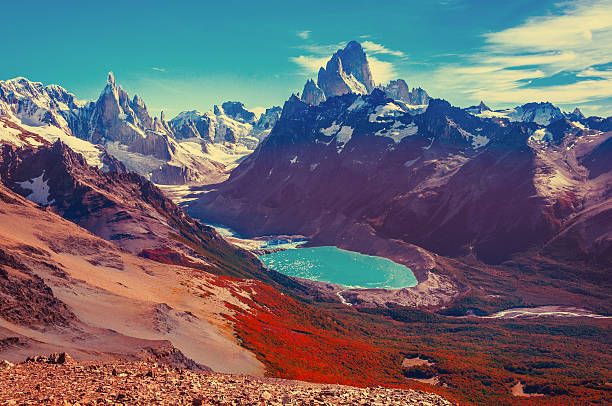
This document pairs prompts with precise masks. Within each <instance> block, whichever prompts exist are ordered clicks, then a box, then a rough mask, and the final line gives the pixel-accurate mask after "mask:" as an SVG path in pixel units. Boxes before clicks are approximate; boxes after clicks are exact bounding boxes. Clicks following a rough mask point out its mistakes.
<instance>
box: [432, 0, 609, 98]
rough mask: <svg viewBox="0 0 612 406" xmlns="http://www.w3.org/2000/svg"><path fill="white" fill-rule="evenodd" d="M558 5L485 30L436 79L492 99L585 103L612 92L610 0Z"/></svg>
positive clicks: (460, 90)
mask: <svg viewBox="0 0 612 406" xmlns="http://www.w3.org/2000/svg"><path fill="white" fill-rule="evenodd" d="M556 7H557V9H556V10H554V11H555V12H554V13H551V14H548V15H545V16H534V17H531V18H528V19H527V20H525V21H524V22H523V23H522V24H520V25H517V26H515V27H511V28H508V29H505V30H502V31H498V32H489V33H486V34H484V35H483V39H484V41H485V42H484V45H483V47H482V48H481V49H480V50H479V51H478V52H477V53H475V54H472V55H469V56H467V57H464V59H463V60H462V61H461V62H460V63H457V64H453V65H445V66H441V67H440V68H439V69H438V70H437V71H436V72H435V74H434V81H433V82H434V83H436V86H437V87H439V89H444V90H446V92H448V90H449V89H452V90H454V91H456V92H458V93H462V94H464V95H466V96H468V97H471V98H473V99H474V100H478V99H483V100H485V101H487V102H491V103H505V104H509V103H522V102H526V101H546V100H548V101H551V102H553V103H559V104H572V103H574V104H581V103H587V102H591V101H596V100H600V99H605V98H610V97H612V46H610V44H612V0H586V1H575V2H571V3H568V2H565V3H561V4H558V5H557V6H556ZM606 66H607V67H606ZM559 77H563V78H565V80H559V79H558V78H559ZM568 78H569V79H568ZM543 83H545V84H543ZM610 102H611V101H610V100H609V101H608V103H610Z"/></svg>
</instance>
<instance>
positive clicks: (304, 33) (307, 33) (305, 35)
mask: <svg viewBox="0 0 612 406" xmlns="http://www.w3.org/2000/svg"><path fill="white" fill-rule="evenodd" d="M311 32H312V31H310V30H304V31H300V32H298V33H297V36H298V37H300V38H302V39H308V38H310V33H311Z"/></svg>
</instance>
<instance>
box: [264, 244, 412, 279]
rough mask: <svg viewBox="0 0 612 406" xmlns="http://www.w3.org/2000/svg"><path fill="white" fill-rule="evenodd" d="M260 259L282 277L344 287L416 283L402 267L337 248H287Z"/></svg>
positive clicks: (406, 268)
mask: <svg viewBox="0 0 612 406" xmlns="http://www.w3.org/2000/svg"><path fill="white" fill-rule="evenodd" d="M259 258H260V259H261V260H262V262H263V263H264V264H266V266H267V267H268V268H270V269H274V270H275V271H278V272H280V273H283V274H285V275H289V276H295V277H298V278H304V279H310V280H315V281H319V282H328V283H335V284H338V285H342V286H345V287H352V288H385V289H399V288H405V287H409V286H415V285H416V284H417V280H416V278H415V277H414V274H413V273H412V271H411V270H410V268H408V267H406V266H404V265H400V264H398V263H396V262H393V261H391V260H389V259H387V258H381V257H375V256H370V255H363V254H359V253H357V252H352V251H346V250H342V249H340V248H337V247H312V248H297V249H289V250H286V251H279V252H274V253H272V254H266V255H262V256H260V257H259Z"/></svg>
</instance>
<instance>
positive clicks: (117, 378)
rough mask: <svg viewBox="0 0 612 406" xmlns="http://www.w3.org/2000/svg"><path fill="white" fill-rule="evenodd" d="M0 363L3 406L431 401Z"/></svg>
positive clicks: (112, 367) (59, 364)
mask: <svg viewBox="0 0 612 406" xmlns="http://www.w3.org/2000/svg"><path fill="white" fill-rule="evenodd" d="M57 358H58V357H55V356H54V357H49V358H47V357H34V358H32V359H31V360H28V361H26V362H24V363H21V364H17V365H15V364H13V363H10V362H8V361H3V362H0V402H1V403H2V404H3V405H29V404H32V405H42V404H69V405H100V404H113V405H149V404H157V405H194V406H199V405H305V404H307V405H383V404H384V405H423V406H425V405H429V406H447V405H448V406H450V405H452V403H451V402H449V401H447V400H445V399H444V398H442V397H440V396H438V395H434V394H431V393H425V392H420V391H414V390H400V389H389V388H381V387H378V388H356V387H350V386H342V385H325V384H313V383H307V382H301V381H294V380H282V379H274V378H254V377H249V376H244V375H225V374H214V373H199V372H194V371H189V370H180V369H176V368H170V367H168V366H166V365H163V364H158V363H154V362H109V363H98V362H80V363H76V362H74V361H72V360H71V359H70V358H69V357H68V359H67V360H66V356H65V354H64V356H63V359H61V360H59V361H58V360H57Z"/></svg>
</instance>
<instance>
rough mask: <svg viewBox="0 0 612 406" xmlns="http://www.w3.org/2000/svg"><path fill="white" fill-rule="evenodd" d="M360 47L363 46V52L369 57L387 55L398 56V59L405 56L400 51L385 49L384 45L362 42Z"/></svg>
mask: <svg viewBox="0 0 612 406" xmlns="http://www.w3.org/2000/svg"><path fill="white" fill-rule="evenodd" d="M361 45H362V46H363V49H365V51H366V52H367V53H369V54H371V55H375V54H388V55H393V56H399V57H403V56H405V54H404V53H403V52H402V51H394V50H392V49H389V48H387V47H385V46H384V45H381V44H377V43H376V42H372V41H363V42H362V43H361Z"/></svg>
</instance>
